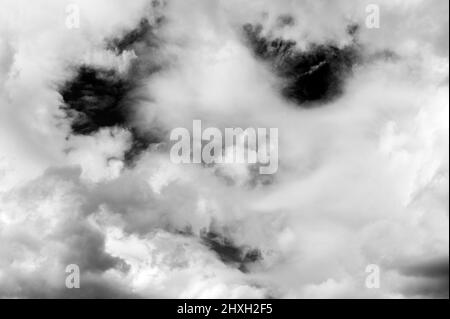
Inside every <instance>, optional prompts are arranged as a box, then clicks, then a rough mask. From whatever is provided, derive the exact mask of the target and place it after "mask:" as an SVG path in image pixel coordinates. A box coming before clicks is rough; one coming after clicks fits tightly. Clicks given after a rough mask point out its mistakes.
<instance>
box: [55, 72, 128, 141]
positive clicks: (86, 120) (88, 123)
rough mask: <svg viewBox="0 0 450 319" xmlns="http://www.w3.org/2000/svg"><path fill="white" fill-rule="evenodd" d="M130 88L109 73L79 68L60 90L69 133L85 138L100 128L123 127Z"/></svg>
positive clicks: (126, 81) (125, 80) (117, 76)
mask: <svg viewBox="0 0 450 319" xmlns="http://www.w3.org/2000/svg"><path fill="white" fill-rule="evenodd" d="M132 87H133V85H132V83H130V82H129V81H128V80H127V79H123V78H121V76H119V75H118V74H117V73H116V72H115V71H113V70H102V69H96V68H92V67H88V66H81V67H80V68H79V69H78V70H77V75H76V76H75V78H74V79H73V80H71V81H70V82H68V83H66V85H64V87H63V88H62V90H61V95H62V97H63V99H64V103H65V105H64V106H63V110H65V111H66V113H67V115H68V116H69V117H70V119H71V120H72V124H71V126H72V131H73V133H74V134H79V135H89V134H92V133H95V132H97V131H98V130H99V129H101V128H104V127H113V126H120V127H125V126H126V123H127V109H126V97H127V94H128V93H129V92H130V90H131V89H132Z"/></svg>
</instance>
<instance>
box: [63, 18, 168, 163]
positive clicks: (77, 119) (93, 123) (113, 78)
mask: <svg viewBox="0 0 450 319" xmlns="http://www.w3.org/2000/svg"><path fill="white" fill-rule="evenodd" d="M162 21H163V19H162V18H161V19H158V20H157V22H156V26H153V25H151V24H150V23H149V21H148V20H147V19H143V20H142V21H141V22H140V23H139V26H138V27H137V28H136V29H134V30H131V31H129V32H127V33H125V34H124V35H123V36H122V37H120V38H115V39H110V40H108V41H107V49H108V50H111V51H114V52H115V53H116V54H121V53H123V51H125V50H133V51H134V52H135V54H136V55H137V58H136V59H135V60H133V61H132V63H131V66H130V69H129V70H128V71H127V72H125V73H124V74H122V73H119V72H118V71H116V70H114V69H103V68H98V67H93V66H89V65H82V66H79V67H78V68H77V69H76V75H75V76H74V77H73V78H72V79H71V80H70V81H68V82H66V83H64V84H63V85H62V86H61V88H60V94H61V96H62V98H63V101H64V105H63V106H62V109H63V110H64V111H65V113H66V115H67V117H68V118H69V119H70V121H71V128H72V134H75V135H91V134H93V133H96V132H97V131H99V130H100V129H102V128H108V127H122V128H125V129H128V130H129V131H130V133H131V135H132V144H131V147H130V149H129V150H128V151H127V153H126V154H125V160H126V162H127V163H128V164H132V163H133V162H134V160H135V159H136V158H137V157H138V156H139V155H140V154H141V153H142V152H143V151H145V150H146V149H147V148H148V147H149V146H150V145H152V144H154V143H159V142H160V138H159V137H158V134H157V133H156V132H155V130H152V131H151V132H150V131H143V130H142V129H138V128H137V127H136V125H135V124H133V122H134V121H133V116H134V112H135V109H134V108H135V107H136V105H138V103H139V101H142V100H144V99H147V98H148V97H144V96H140V93H139V92H140V91H141V83H142V79H144V78H148V77H149V76H151V75H152V74H154V73H155V72H158V71H159V70H160V69H161V63H160V61H158V59H156V58H154V57H155V56H156V55H152V53H155V51H156V50H157V48H158V39H157V37H156V35H155V33H154V29H155V27H157V26H158V25H160V24H161V23H162Z"/></svg>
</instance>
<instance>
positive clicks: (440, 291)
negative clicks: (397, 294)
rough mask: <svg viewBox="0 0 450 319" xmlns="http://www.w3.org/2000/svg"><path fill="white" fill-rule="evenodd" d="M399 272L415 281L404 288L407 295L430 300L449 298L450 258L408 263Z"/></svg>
mask: <svg viewBox="0 0 450 319" xmlns="http://www.w3.org/2000/svg"><path fill="white" fill-rule="evenodd" d="M399 272H400V273H401V274H402V275H404V276H407V277H412V278H414V279H415V282H414V283H413V284H409V285H407V286H405V287H404V288H403V293H404V294H405V295H407V296H425V297H430V298H448V297H449V259H448V257H439V258H435V259H431V260H424V261H421V262H414V263H408V264H406V265H404V266H401V267H400V268H399Z"/></svg>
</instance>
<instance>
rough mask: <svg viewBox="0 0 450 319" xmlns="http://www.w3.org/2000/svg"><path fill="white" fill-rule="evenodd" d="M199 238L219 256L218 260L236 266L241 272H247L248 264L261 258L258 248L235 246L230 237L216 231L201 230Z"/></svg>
mask: <svg viewBox="0 0 450 319" xmlns="http://www.w3.org/2000/svg"><path fill="white" fill-rule="evenodd" d="M201 239H202V241H203V243H204V244H205V245H206V246H207V247H209V248H210V249H211V250H212V251H214V252H215V253H216V254H217V255H218V256H219V258H220V260H222V261H223V262H224V263H225V264H229V265H233V266H235V267H237V268H238V269H239V270H240V271H242V272H248V271H249V266H250V265H252V264H255V263H257V262H258V261H261V260H262V254H261V251H260V250H258V249H252V248H249V247H242V246H237V245H235V244H234V242H233V241H232V240H231V239H228V238H227V237H226V236H224V235H222V234H220V233H218V232H213V231H208V232H203V233H202V234H201Z"/></svg>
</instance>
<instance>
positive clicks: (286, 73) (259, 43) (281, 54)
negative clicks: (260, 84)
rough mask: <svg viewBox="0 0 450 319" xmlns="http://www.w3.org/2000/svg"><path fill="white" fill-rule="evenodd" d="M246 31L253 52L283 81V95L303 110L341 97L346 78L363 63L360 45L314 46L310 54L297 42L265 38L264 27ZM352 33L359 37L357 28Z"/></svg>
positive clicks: (251, 26) (353, 28)
mask: <svg viewBox="0 0 450 319" xmlns="http://www.w3.org/2000/svg"><path fill="white" fill-rule="evenodd" d="M243 29H244V35H245V37H246V39H247V42H248V43H249V46H250V47H251V49H252V51H253V53H254V54H255V55H256V56H257V57H258V58H259V59H261V60H264V61H266V62H268V63H270V64H271V66H272V67H273V69H274V71H275V73H276V74H277V75H278V76H280V78H282V79H283V87H282V88H281V92H282V94H283V96H284V97H286V98H287V99H289V100H291V101H293V102H295V103H297V104H299V105H301V106H303V107H311V106H315V105H317V104H318V103H323V102H328V101H331V100H333V99H335V98H337V97H339V96H340V95H341V94H342V93H343V89H344V84H345V79H346V78H347V77H348V76H349V75H351V72H352V68H353V66H354V65H355V64H356V63H358V61H359V60H360V56H359V50H358V46H357V44H356V43H352V44H351V45H348V46H346V47H344V48H339V47H337V46H335V45H333V44H313V45H311V46H310V47H309V49H308V50H307V51H302V50H299V49H298V48H297V43H296V42H295V41H291V40H285V39H281V38H274V39H271V38H270V37H269V36H264V35H263V28H262V26H261V25H252V24H246V25H245V26H244V28H243ZM348 32H349V33H350V34H352V33H353V35H354V34H356V33H357V27H355V26H353V27H352V28H349V29H348Z"/></svg>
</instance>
